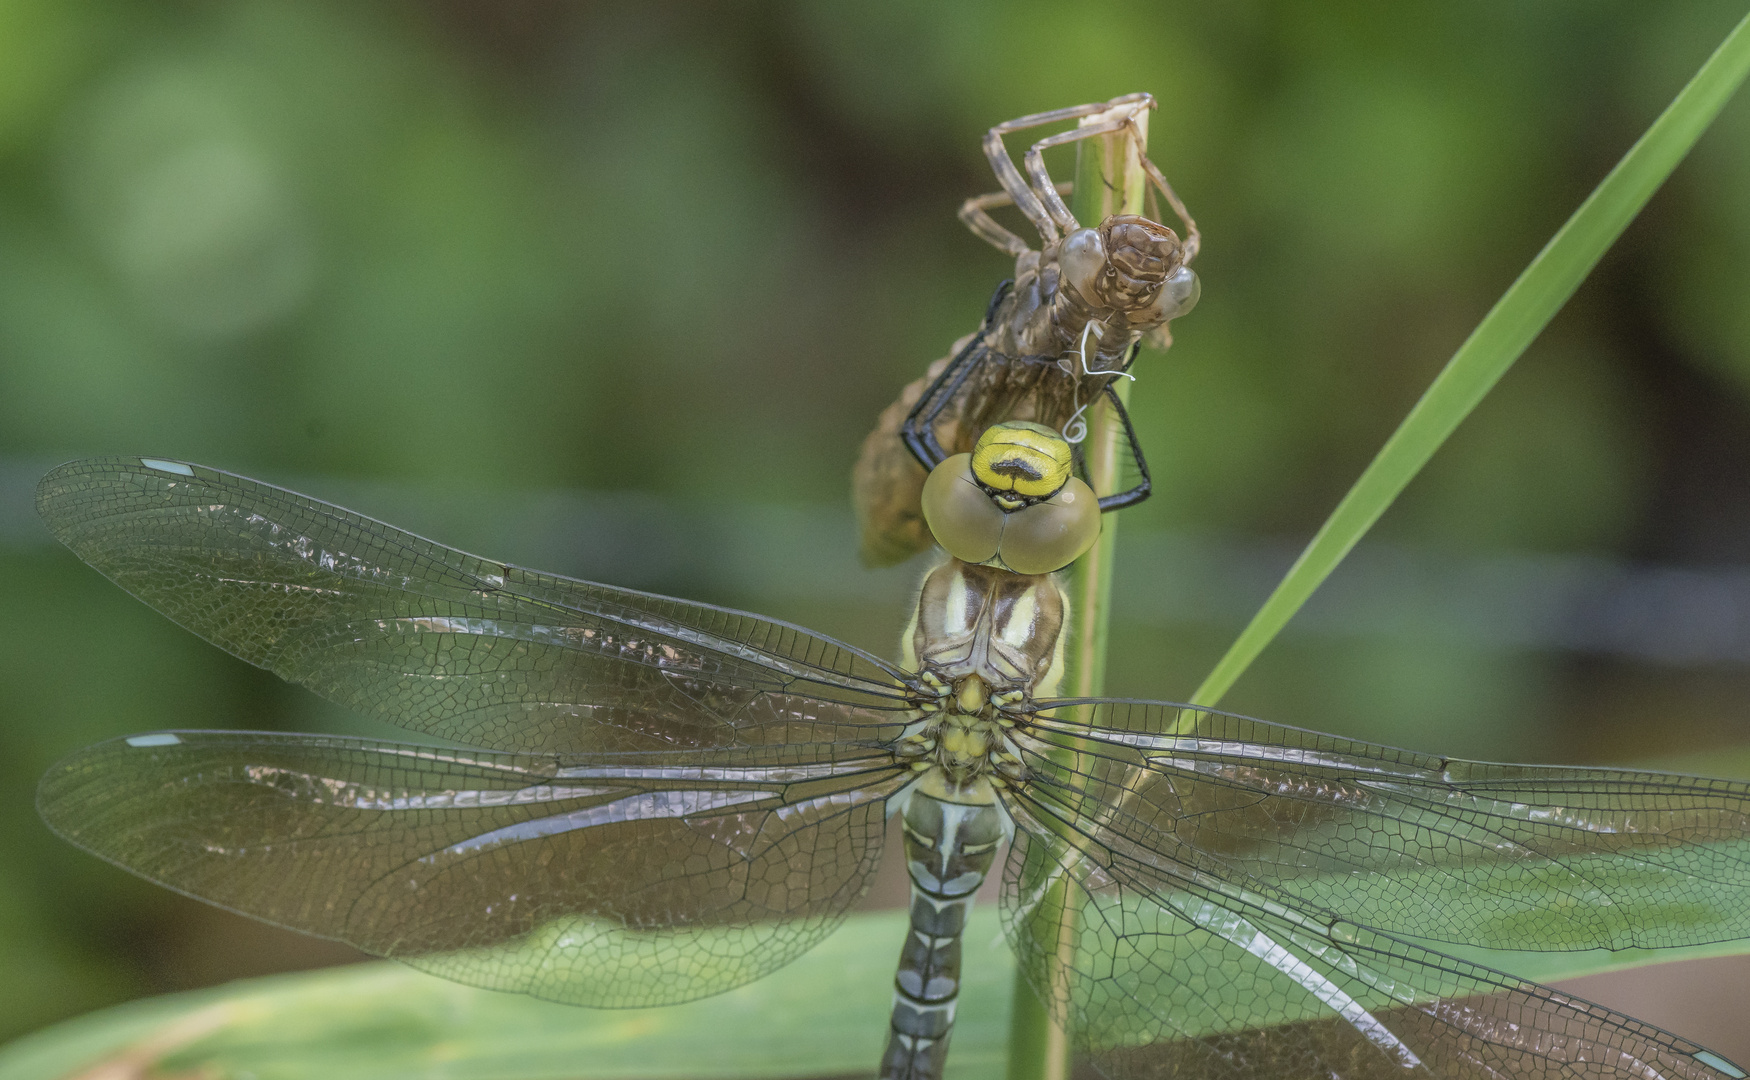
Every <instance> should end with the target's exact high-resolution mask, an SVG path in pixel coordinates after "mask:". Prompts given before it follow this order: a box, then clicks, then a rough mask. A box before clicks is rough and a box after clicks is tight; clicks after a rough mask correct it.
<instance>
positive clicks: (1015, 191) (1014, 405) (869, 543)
mask: <svg viewBox="0 0 1750 1080" xmlns="http://www.w3.org/2000/svg"><path fill="white" fill-rule="evenodd" d="M1153 108H1155V99H1154V97H1153V96H1152V95H1150V94H1146V93H1143V94H1127V95H1125V96H1123V97H1118V98H1113V99H1112V100H1111V101H1105V102H1096V103H1093V104H1088V105H1077V106H1074V107H1072V108H1067V109H1055V110H1053V111H1051V112H1043V113H1036V114H1034V115H1031V116H1023V117H1021V118H1019V119H1016V120H1010V121H1008V122H1007V123H1003V124H998V125H997V126H996V127H993V128H991V129H990V131H989V133H988V134H986V136H985V139H984V151H985V156H986V157H987V158H988V159H989V161H990V164H991V168H992V169H993V170H994V171H995V173H996V177H997V181H998V182H999V183H1000V185H1001V187H1002V190H1001V191H997V192H993V193H991V194H987V195H979V196H976V197H974V198H971V199H968V200H967V201H966V203H965V204H964V205H963V206H962V207H961V210H960V219H961V221H962V222H964V223H965V224H966V226H967V227H968V228H969V229H971V230H972V232H973V234H974V235H976V236H978V237H979V238H980V239H983V240H985V241H987V242H988V243H990V244H991V245H992V246H994V247H996V248H997V249H998V250H999V251H1002V252H1004V253H1005V254H1007V255H1010V256H1012V257H1013V258H1014V259H1015V276H1014V278H1013V280H1012V281H1007V282H1004V283H1003V284H1002V285H1001V286H999V287H998V289H997V291H996V295H995V296H994V297H992V299H991V302H990V305H989V307H988V308H987V310H986V312H985V317H984V320H983V322H982V324H981V325H980V327H979V329H978V330H977V331H976V332H975V333H972V334H969V335H967V336H966V337H963V338H961V339H960V340H959V341H957V342H955V343H954V346H953V348H952V349H950V350H949V353H948V355H947V356H945V357H943V358H942V359H940V360H938V361H936V362H935V363H934V364H931V365H930V367H929V370H928V371H927V372H926V373H925V375H924V376H923V377H922V378H920V379H918V380H916V381H914V382H913V383H911V384H910V385H909V386H907V387H906V388H905V389H904V391H903V392H902V393H901V394H900V397H899V399H898V400H897V401H895V402H894V403H893V404H891V405H889V406H888V407H887V409H886V410H884V411H883V412H882V414H881V417H880V419H879V420H878V421H877V423H876V426H875V429H874V430H873V431H872V432H871V433H870V434H869V436H868V437H867V439H865V441H864V443H863V447H862V450H861V452H860V454H859V457H858V460H857V464H856V467H855V472H854V476H853V482H852V490H853V495H854V501H855V503H856V507H857V516H858V520H859V522H860V525H861V529H862V556H863V560H864V562H866V563H868V564H869V565H871V566H885V565H889V564H891V563H896V562H900V561H902V560H904V559H907V558H910V557H911V556H913V555H915V554H917V553H918V552H920V551H924V550H926V549H928V548H929V547H930V546H931V544H932V543H933V538H932V537H931V535H930V530H929V526H928V524H927V522H925V521H924V519H923V515H922V508H921V506H920V504H919V498H920V493H921V491H922V488H923V483H924V478H925V477H926V476H927V475H928V473H929V470H930V469H933V468H934V467H935V466H936V465H938V464H940V463H941V462H942V461H943V459H945V458H947V457H948V456H950V455H951V454H955V453H960V452H965V451H969V450H970V449H971V448H972V444H973V442H974V441H975V440H976V439H977V437H978V436H979V434H980V433H982V432H983V431H984V430H986V429H987V428H988V427H989V426H990V425H991V424H993V423H997V422H1000V421H1004V420H1031V421H1036V422H1038V423H1041V424H1044V425H1046V426H1048V427H1053V428H1056V429H1057V430H1059V431H1060V432H1061V433H1063V434H1064V435H1065V436H1066V437H1067V438H1068V439H1069V440H1070V442H1072V443H1077V444H1079V443H1080V442H1081V441H1082V439H1083V438H1084V437H1085V435H1086V433H1087V430H1088V425H1087V420H1086V415H1087V412H1088V410H1089V409H1090V408H1091V407H1092V406H1093V405H1095V403H1097V402H1099V401H1101V400H1104V401H1105V402H1106V404H1107V407H1109V408H1111V409H1113V410H1115V416H1116V419H1117V421H1118V423H1119V425H1120V427H1121V428H1122V430H1123V431H1124V433H1125V436H1126V439H1125V445H1124V446H1123V447H1121V448H1120V449H1121V453H1123V454H1124V455H1125V456H1127V457H1128V459H1129V461H1128V462H1127V463H1126V464H1127V468H1126V472H1127V473H1129V474H1130V476H1129V478H1128V480H1127V481H1126V483H1127V484H1128V486H1126V487H1124V489H1123V490H1120V491H1114V492H1110V493H1106V494H1104V495H1103V496H1102V501H1103V505H1104V506H1105V508H1106V509H1108V510H1116V509H1119V508H1122V507H1125V506H1130V505H1133V504H1135V503H1138V502H1141V501H1142V500H1143V499H1145V498H1147V497H1148V493H1149V489H1150V483H1151V482H1150V478H1149V473H1148V466H1147V463H1146V461H1145V460H1144V458H1143V454H1142V448H1141V446H1140V444H1139V443H1138V441H1137V438H1136V433H1135V430H1134V429H1133V428H1132V427H1131V425H1130V420H1129V417H1128V415H1126V413H1125V411H1124V405H1123V403H1122V402H1121V401H1120V400H1119V398H1118V395H1117V394H1116V393H1114V392H1113V387H1112V384H1113V383H1114V382H1115V381H1116V380H1118V379H1120V378H1124V377H1129V369H1130V367H1131V364H1132V362H1133V361H1134V360H1135V358H1136V354H1137V351H1138V348H1139V347H1140V344H1141V343H1142V341H1143V340H1144V339H1146V340H1147V341H1148V343H1149V344H1150V345H1152V346H1154V347H1156V348H1161V349H1164V348H1166V347H1167V346H1168V345H1169V344H1170V343H1171V341H1172V337H1171V334H1170V333H1169V331H1168V329H1167V322H1168V320H1170V319H1174V318H1177V317H1179V316H1181V315H1184V314H1185V313H1187V312H1189V311H1190V310H1191V308H1192V307H1193V306H1194V305H1195V304H1196V303H1197V299H1198V297H1199V295H1200V294H1201V285H1200V283H1199V281H1198V278H1197V274H1196V273H1195V272H1194V271H1193V270H1192V269H1191V265H1190V264H1191V260H1192V259H1193V258H1195V257H1196V255H1197V251H1198V249H1199V247H1200V246H1201V244H1202V234H1201V233H1199V232H1198V229H1197V223H1196V222H1195V221H1194V220H1193V219H1192V218H1191V214H1190V212H1189V211H1188V210H1186V209H1185V204H1184V203H1183V202H1182V201H1181V200H1180V199H1179V196H1178V195H1177V194H1176V193H1175V192H1174V191H1173V188H1172V185H1171V184H1169V183H1168V182H1167V179H1166V177H1165V176H1164V175H1163V174H1162V172H1161V170H1160V168H1159V167H1158V166H1156V165H1155V163H1154V162H1152V161H1150V160H1149V159H1148V157H1147V155H1145V154H1142V152H1141V149H1140V148H1141V146H1142V144H1143V139H1142V137H1141V134H1140V131H1139V127H1138V118H1139V117H1140V116H1142V115H1143V114H1145V113H1147V112H1148V111H1149V110H1151V109H1153ZM1084 119H1086V120H1088V121H1090V122H1087V123H1083V124H1081V125H1080V126H1077V127H1074V128H1071V129H1069V130H1067V131H1063V132H1059V133H1057V134H1054V135H1050V136H1048V137H1046V138H1043V139H1040V140H1039V141H1037V142H1035V143H1034V144H1033V145H1032V147H1031V148H1030V149H1028V150H1027V152H1026V153H1025V154H1024V155H1023V159H1022V160H1023V164H1024V166H1025V168H1026V170H1027V175H1026V176H1023V175H1022V173H1021V170H1020V169H1017V168H1016V166H1015V163H1014V160H1013V159H1012V158H1011V157H1010V156H1009V151H1008V149H1007V147H1006V145H1005V143H1004V141H1003V140H1004V137H1005V136H1008V135H1011V134H1013V133H1015V132H1019V131H1026V130H1030V129H1034V128H1039V127H1045V126H1049V125H1053V124H1060V123H1064V122H1068V121H1077V120H1084ZM1115 133H1128V134H1129V136H1130V145H1131V146H1133V147H1134V148H1136V153H1137V155H1138V162H1139V164H1140V166H1141V167H1142V169H1143V171H1144V173H1145V174H1146V176H1147V177H1148V179H1149V182H1150V185H1151V186H1150V187H1149V188H1148V191H1147V194H1148V200H1149V209H1150V216H1147V217H1144V216H1141V215H1134V214H1126V215H1114V216H1112V217H1108V218H1107V219H1106V220H1105V221H1103V222H1100V223H1099V224H1098V225H1097V226H1091V227H1084V226H1083V225H1082V224H1081V222H1079V221H1078V220H1077V219H1076V216H1075V214H1074V213H1073V212H1071V210H1070V208H1069V206H1068V204H1066V203H1065V202H1064V200H1063V196H1064V195H1065V194H1068V193H1069V192H1070V191H1071V189H1072V187H1073V185H1072V184H1071V183H1069V182H1065V183H1057V182H1055V181H1053V180H1052V178H1051V175H1050V173H1049V172H1048V171H1047V170H1046V168H1045V159H1044V152H1045V151H1046V150H1048V149H1051V148H1052V147H1055V146H1064V145H1069V144H1072V143H1076V142H1080V141H1083V140H1087V139H1093V138H1099V137H1103V136H1109V135H1113V134H1115ZM1156 192H1158V193H1159V195H1160V196H1161V197H1162V198H1164V199H1165V200H1166V202H1167V204H1168V205H1169V206H1170V207H1171V208H1172V210H1173V212H1174V214H1176V215H1177V216H1178V218H1179V221H1180V222H1181V223H1182V224H1183V226H1184V228H1185V236H1184V238H1183V239H1181V238H1180V237H1179V235H1178V234H1177V233H1176V232H1174V230H1173V229H1171V228H1169V227H1167V226H1166V225H1163V224H1160V221H1159V219H1160V218H1161V217H1162V214H1161V212H1160V211H1159V209H1158V208H1155V203H1156V202H1157V200H1156V199H1155V197H1154V196H1155V194H1156ZM1002 206H1013V207H1015V208H1016V209H1017V210H1019V211H1020V212H1021V214H1022V215H1023V216H1025V217H1026V218H1027V220H1028V222H1029V223H1030V224H1031V225H1032V226H1033V228H1034V230H1036V231H1037V232H1038V234H1039V240H1040V246H1039V247H1038V248H1037V249H1035V248H1032V247H1030V246H1029V245H1028V244H1027V242H1026V241H1025V240H1023V239H1021V237H1019V236H1018V235H1016V234H1015V233H1013V232H1011V231H1010V230H1008V229H1006V228H1004V227H1003V226H1002V225H1000V224H999V223H998V222H997V221H996V219H995V218H993V217H992V216H991V214H990V211H991V210H993V209H996V208H998V207H1002Z"/></svg>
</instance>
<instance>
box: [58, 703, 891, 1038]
mask: <svg viewBox="0 0 1750 1080" xmlns="http://www.w3.org/2000/svg"><path fill="white" fill-rule="evenodd" d="M771 756H772V755H770V754H758V753H753V754H750V755H748V757H747V759H746V760H737V759H736V758H734V757H733V756H727V760H725V758H726V756H725V755H719V762H720V763H719V764H718V765H717V766H716V767H714V768H704V767H701V766H699V765H697V764H693V763H689V762H686V761H684V760H672V761H665V760H663V756H662V755H642V756H639V757H638V759H636V760H624V759H609V760H604V759H594V760H589V761H578V760H575V759H566V758H559V757H554V756H544V755H519V754H499V753H489V752H478V751H455V750H446V749H440V748H433V747H423V746H411V745H405V744H396V743H381V742H370V741H364V740H355V739H336V738H325V737H318V736H291V735H263V734H231V733H219V732H180V733H157V734H153V735H146V736H136V737H133V738H131V739H116V740H111V741H110V742H106V743H101V744H98V745H97V746H93V747H90V748H88V749H86V750H83V751H81V752H80V753H78V754H76V755H74V756H73V757H72V758H69V759H68V760H66V761H64V762H62V763H61V764H60V765H58V766H56V767H55V768H54V769H53V770H51V771H50V773H49V774H48V775H47V776H46V777H45V778H44V779H43V782H42V785H41V787H40V789H39V792H38V806H39V808H40V809H41V811H42V814H43V817H44V818H45V820H47V822H48V823H49V825H50V826H51V827H53V828H54V829H55V830H56V831H57V832H59V833H61V834H62V835H63V836H65V837H66V838H67V839H68V840H71V841H72V842H74V843H76V844H78V845H79V846H81V847H83V848H85V849H87V850H89V851H91V852H93V853H94V854H97V855H99V856H101V857H103V858H105V859H108V860H110V861H111V862H114V863H117V864H119V865H121V866H123V867H125V868H127V869H129V870H131V871H133V872H135V873H137V874H140V875H141V876H143V877H146V878H148V879H150V880H152V881H156V882H158V883H160V884H162V885H166V886H168V887H170V888H173V889H176V890H177V891H179V892H184V893H188V894H190V895H193V896H197V897H199V898H201V899H203V900H206V901H208V902H210V903H215V904H219V905H221V906H223V907H227V908H230V909H232V910H235V911H239V912H242V913H244V914H247V915H252V916H254V917H256V918H260V919H264V920H266V921H268V922H272V923H276V924H278V925H281V926H286V927H290V928H292V929H295V930H301V931H304V932H307V933H312V934H317V935H320V936H323V937H328V938H335V939H339V940H342V941H346V942H349V943H351V944H353V945H355V946H357V947H359V948H361V949H363V950H365V951H367V952H371V953H375V954H378V955H381V956H392V957H395V958H396V959H399V960H403V961H406V962H408V963H411V964H413V965H415V966H417V967H421V968H425V969H428V970H431V971H433V972H436V973H439V974H443V975H445V976H447V977H449V978H452V979H456V980H459V981H461V982H466V983H470V984H473V985H477V986H486V987H491V988H493V989H499V990H516V991H521V992H524V993H529V994H534V995H536V996H538V997H544V998H548V999H551V1000H557V1001H567V1002H572V1003H575V1004H586V1005H597V1006H635V1005H655V1004H662V1003H667V1002H675V1001H683V1000H689V999H691V998H696V997H703V996H706V995H708V994H713V993H718V992H720V991H723V990H726V989H729V988H730V987H733V986H739V985H741V984H742V983H745V982H748V981H750V980H753V979H756V978H759V977H760V976H762V975H764V974H767V973H768V972H771V971H773V970H775V969H776V968H778V967H780V966H782V965H783V964H785V963H787V962H789V961H790V960H791V959H794V958H795V957H796V956H797V955H798V954H800V953H801V952H803V951H804V950H806V949H807V948H809V947H810V946H812V945H813V944H814V943H815V942H816V941H818V940H820V938H822V937H824V936H825V935H826V934H827V933H829V932H831V930H832V929H833V928H834V927H836V926H837V925H838V924H839V922H840V921H841V920H842V919H843V917H844V915H845V912H846V911H847V909H848V908H849V907H850V906H851V905H852V904H854V903H855V902H856V901H857V900H858V899H859V898H861V897H862V895H863V894H864V893H865V892H866V891H867V889H868V885H869V881H870V877H871V875H872V874H873V873H874V870H875V866H876V864H877V862H878V860H879V858H880V854H881V847H882V840H883V836H884V832H885V820H884V816H883V814H884V803H885V800H886V797H887V796H888V795H890V794H891V793H892V792H893V791H894V790H896V789H897V788H898V786H899V785H900V784H901V783H902V782H903V780H904V778H905V777H904V770H902V769H900V768H897V767H895V766H894V764H893V762H892V759H891V757H879V756H874V755H865V756H861V757H859V756H856V755H854V754H848V753H843V752H841V754H840V756H841V758H842V760H839V761H832V760H830V755H826V754H822V753H820V752H817V751H813V750H810V749H808V748H806V747H804V748H800V749H799V750H798V752H796V753H792V754H790V755H788V756H789V758H790V759H791V760H789V761H786V762H781V763H780V762H774V761H771V760H770V758H771ZM762 757H763V758H764V759H765V760H763V761H761V760H759V759H760V758H762Z"/></svg>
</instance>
